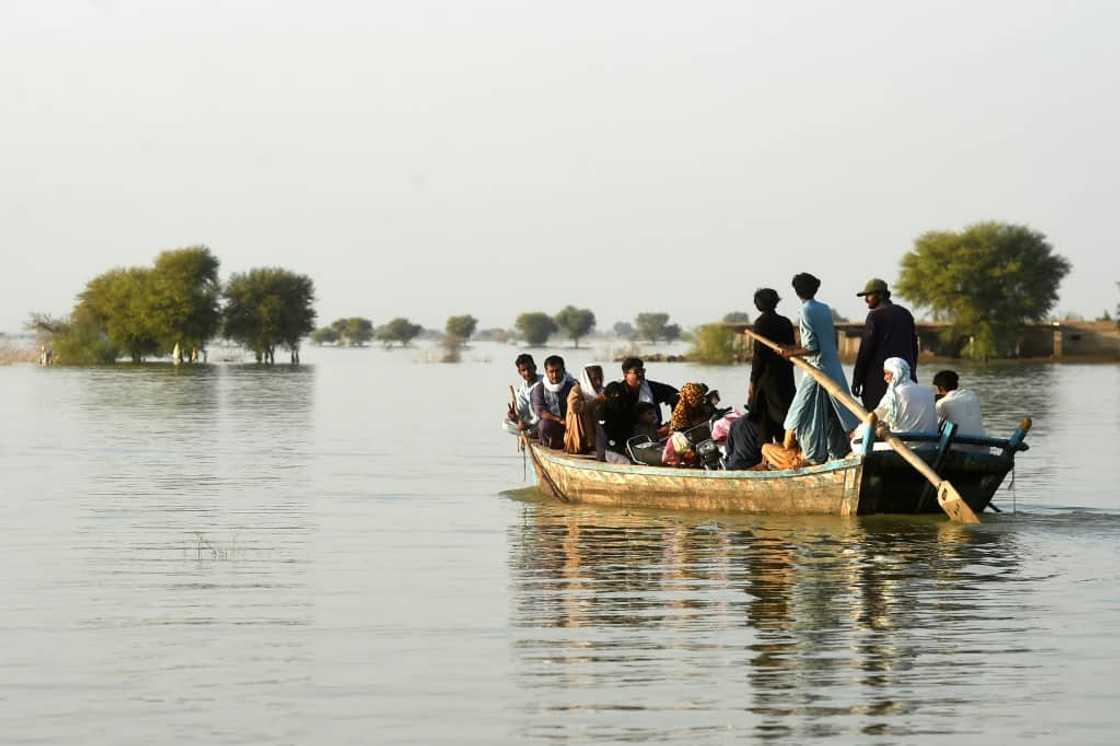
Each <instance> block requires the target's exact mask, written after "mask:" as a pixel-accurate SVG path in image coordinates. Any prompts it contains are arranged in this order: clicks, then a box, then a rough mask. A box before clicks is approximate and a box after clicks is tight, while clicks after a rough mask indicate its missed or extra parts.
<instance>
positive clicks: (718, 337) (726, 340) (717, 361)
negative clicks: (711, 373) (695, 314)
mask: <svg viewBox="0 0 1120 746" xmlns="http://www.w3.org/2000/svg"><path fill="white" fill-rule="evenodd" d="M725 318H726V317H725ZM728 323H729V322H727V321H724V322H723V323H721V324H705V325H703V326H701V327H700V328H699V329H697V330H696V333H695V334H694V335H693V338H692V349H691V350H689V353H688V358H689V360H691V361H693V362H697V363H704V364H706V365H728V364H729V363H733V362H735V359H736V355H737V354H738V352H739V344H738V343H737V341H736V338H737V337H738V336H739V335H737V334H736V333H735V330H734V329H732V328H731V327H730V326H727V324H728ZM730 323H737V322H730Z"/></svg>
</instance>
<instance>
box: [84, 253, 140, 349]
mask: <svg viewBox="0 0 1120 746" xmlns="http://www.w3.org/2000/svg"><path fill="white" fill-rule="evenodd" d="M151 285H152V270H150V269H145V268H142V267H132V268H129V269H113V270H110V271H108V272H105V273H102V274H100V275H98V276H97V277H94V278H93V279H92V280H90V281H89V282H88V283H86V287H85V290H83V291H82V292H81V293H80V294H79V295H78V309H80V311H81V313H79V314H78V315H79V316H81V317H82V318H84V319H85V320H86V321H87V322H89V323H93V324H95V325H97V326H98V327H100V329H102V330H103V331H104V333H105V336H106V337H107V338H108V340H109V342H111V343H112V346H113V347H115V348H118V349H119V350H120V351H122V352H123V353H124V354H125V355H128V356H129V357H130V358H131V359H132V361H133V362H134V363H139V362H143V360H144V358H145V357H148V356H150V355H155V354H156V353H158V352H159V349H160V340H159V330H158V329H157V328H156V327H155V325H154V324H153V323H152V313H151V304H152V301H153V295H152V287H151Z"/></svg>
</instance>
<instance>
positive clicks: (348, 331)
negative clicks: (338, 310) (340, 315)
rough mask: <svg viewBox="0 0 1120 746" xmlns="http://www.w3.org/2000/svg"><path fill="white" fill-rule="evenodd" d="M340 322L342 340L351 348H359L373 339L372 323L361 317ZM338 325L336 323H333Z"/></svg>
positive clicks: (353, 317) (352, 317)
mask: <svg viewBox="0 0 1120 746" xmlns="http://www.w3.org/2000/svg"><path fill="white" fill-rule="evenodd" d="M339 321H342V322H343V323H342V338H343V339H344V340H346V344H348V345H350V346H351V347H361V346H362V345H364V344H367V343H368V342H370V341H371V340H372V339H373V322H372V321H370V320H369V319H366V318H363V317H361V316H351V317H350V318H348V319H339ZM335 323H336V324H337V323H338V322H337V321H336V322H335Z"/></svg>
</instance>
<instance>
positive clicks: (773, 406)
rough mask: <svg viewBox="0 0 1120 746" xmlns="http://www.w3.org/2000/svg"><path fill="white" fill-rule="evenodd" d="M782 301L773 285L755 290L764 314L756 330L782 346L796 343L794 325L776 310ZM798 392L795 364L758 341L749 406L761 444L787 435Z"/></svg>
mask: <svg viewBox="0 0 1120 746" xmlns="http://www.w3.org/2000/svg"><path fill="white" fill-rule="evenodd" d="M780 300H781V298H779V297H778V292H777V291H776V290H774V289H773V288H762V289H760V290H758V291H757V292H755V294H754V305H755V308H757V309H758V310H759V311H761V312H762V313H761V315H760V316H759V317H758V318H757V319H755V322H754V330H755V331H756V332H758V333H759V334H761V335H762V336H764V337H766V338H767V339H770V340H771V341H773V342H777V343H778V344H780V345H787V346H793V344H794V336H793V324H792V323H791V322H790V320H789V319H787V318H786V317H785V316H781V315H779V314H778V313H776V312H775V310H774V309H776V308H777V307H778V301H780ZM796 391H797V388H796V386H794V383H793V364H792V363H790V361H789V360H786V359H785V358H783V357H782V356H781V355H779V354H778V353H776V352H774V351H773V350H771V349H770V348H769V347H767V346H766V345H761V344H756V345H755V346H754V356H753V357H752V359H751V384H750V387H749V388H748V389H747V407H748V409H749V410H750V419H751V421H752V422H753V423H754V424H755V427H756V428H757V430H758V440H759V442H760V443H769V442H770V441H771V440H772V439H777V440H779V441H780V440H781V439H782V436H783V435H785V424H784V423H785V420H786V412H788V411H789V405H790V403H791V402H793V395H794V393H795V392H796Z"/></svg>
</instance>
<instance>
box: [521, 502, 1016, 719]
mask: <svg viewBox="0 0 1120 746" xmlns="http://www.w3.org/2000/svg"><path fill="white" fill-rule="evenodd" d="M522 519H523V520H522V521H521V523H520V524H518V525H517V526H515V527H513V528H511V529H510V535H509V545H510V572H511V576H512V589H513V607H512V608H513V614H512V620H511V623H512V626H513V627H514V628H515V629H516V630H518V631H519V632H520V634H518V636H517V639H516V641H515V645H514V650H515V653H516V656H517V661H518V676H519V678H520V683H521V685H522V686H523V688H524V689H525V690H526V691H527V692H529V693H530V695H529V698H530V700H531V702H530V704H528V705H527V708H528V709H529V711H530V713H534V712H537V713H544V712H550V711H557V710H562V711H565V712H568V713H582V714H583V715H584V716H586V715H587V714H588V713H590V712H596V711H599V712H601V711H603V710H611V711H615V712H626V711H630V710H635V709H637V710H641V711H643V712H645V713H646V714H647V715H649V714H656V715H657V716H656V717H653V718H652V719H651V720H650V721H649V722H650V726H649V727H645V726H634V725H633V724H632V723H629V722H627V723H623V722H620V721H616V722H615V726H614V727H611V728H607V729H606V730H605V731H602V732H599V731H598V730H596V729H595V728H592V727H591V726H592V725H593V724H594V723H593V722H592V721H591V720H583V719H581V718H579V717H576V718H575V719H566V720H565V722H566V723H569V724H570V727H568V726H566V727H565V728H563V729H560V730H555V721H552V723H551V726H552V728H551V729H545V728H543V726H542V727H541V728H537V727H536V725H535V723H534V724H532V725H530V726H529V727H528V731H527V733H526V736H531V737H536V738H543V739H546V740H553V739H554V740H567V739H569V738H576V737H577V736H578V737H579V738H591V739H593V738H594V737H598V736H601V737H603V738H605V739H607V740H610V739H613V738H619V739H625V738H638V737H643V738H644V737H650V738H659V737H663V736H664V735H665V731H664V730H663V729H662V725H664V723H663V722H662V721H663V716H664V715H665V714H666V713H670V712H672V711H674V710H677V709H680V708H686V709H689V710H691V711H694V712H692V713H691V714H690V716H689V718H688V720H689V721H690V723H691V725H689V729H690V730H689V732H687V733H682V732H680V731H675V734H676V736H682V735H687V736H692V737H701V736H706V735H711V734H714V733H725V732H726V730H727V729H728V728H730V729H732V730H735V731H738V732H744V733H749V734H751V735H753V736H755V737H757V738H763V739H778V738H788V737H796V738H806V737H815V736H821V735H832V734H839V733H852V732H859V733H865V734H885V733H889V734H894V735H902V734H905V733H907V732H908V728H909V727H910V726H908V725H907V722H908V718H909V716H911V715H912V714H913V713H916V712H919V711H921V712H924V713H927V714H929V713H934V714H935V715H936V718H937V719H938V720H943V722H941V723H939V726H938V727H939V728H940V729H941V730H942V731H943V732H953V731H955V729H956V728H957V725H956V720H955V718H956V716H957V714H958V709H959V707H960V706H961V705H964V704H966V703H968V701H969V700H968V699H967V697H966V695H965V694H964V693H963V691H962V689H961V687H962V686H966V684H965V682H966V681H967V679H968V678H970V677H974V676H977V675H979V674H980V673H982V669H983V668H984V667H985V666H988V665H993V661H992V659H991V658H990V657H983V656H978V655H974V654H972V653H971V652H970V646H972V645H974V644H976V643H977V641H978V640H979V639H981V638H982V637H983V636H986V635H990V634H993V633H995V634H1003V633H1005V632H1006V627H1005V625H1004V620H1006V619H1007V618H1008V616H1016V617H1020V618H1025V619H1029V618H1033V617H1034V616H1035V615H1036V613H1035V612H1033V610H1032V609H1031V597H1030V595H1029V594H1018V593H1016V594H1014V596H1013V598H1008V597H1006V596H1004V595H1003V594H1000V593H998V592H997V590H996V589H997V588H998V586H999V584H1001V583H1013V582H1014V581H1016V580H1017V579H1018V576H1019V572H1020V571H1019V567H1020V566H1021V565H1020V561H1021V557H1020V556H1019V553H1020V550H1019V548H1018V546H1017V541H1016V538H1015V536H1014V534H1013V533H1009V532H1007V531H1004V530H1001V529H999V528H998V527H997V528H996V529H994V530H990V529H984V528H981V529H979V530H976V529H971V530H970V529H962V528H961V527H959V526H955V525H953V524H949V523H947V522H944V521H935V520H930V521H926V520H913V519H904V520H897V519H896V520H891V519H876V520H870V521H869V520H860V521H854V520H841V519H835V520H833V519H820V518H806V519H777V518H773V517H771V518H769V519H768V520H765V521H762V520H750V519H744V520H728V519H727V518H726V517H721V518H720V519H719V520H718V521H715V520H711V519H710V518H708V519H706V518H704V517H696V518H694V519H692V520H690V519H689V518H688V517H681V516H679V515H677V516H672V515H663V514H655V513H644V514H643V513H636V512H634V513H623V512H612V511H603V510H595V511H592V510H581V509H578V508H573V507H571V506H554V505H551V504H546V503H528V504H526V505H525V506H524V508H523V515H522ZM981 588H982V589H983V592H982V593H979V592H978V591H979V590H981ZM997 599H998V602H997ZM620 632H621V633H620ZM983 649H985V650H986V649H987V645H986V644H985V645H984V646H983ZM919 683H920V684H923V686H921V687H918V686H917V684H919ZM931 684H932V685H933V686H929V685H931ZM919 690H920V691H921V692H922V694H921V695H918V694H916V692H917V691H919ZM931 692H933V693H934V694H932V695H931ZM546 719H547V718H542V722H543V721H544V720H546ZM654 723H661V724H662V725H657V726H655V725H654ZM669 727H671V726H669ZM853 728H854V729H856V730H855V731H853ZM577 740H578V739H577Z"/></svg>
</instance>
